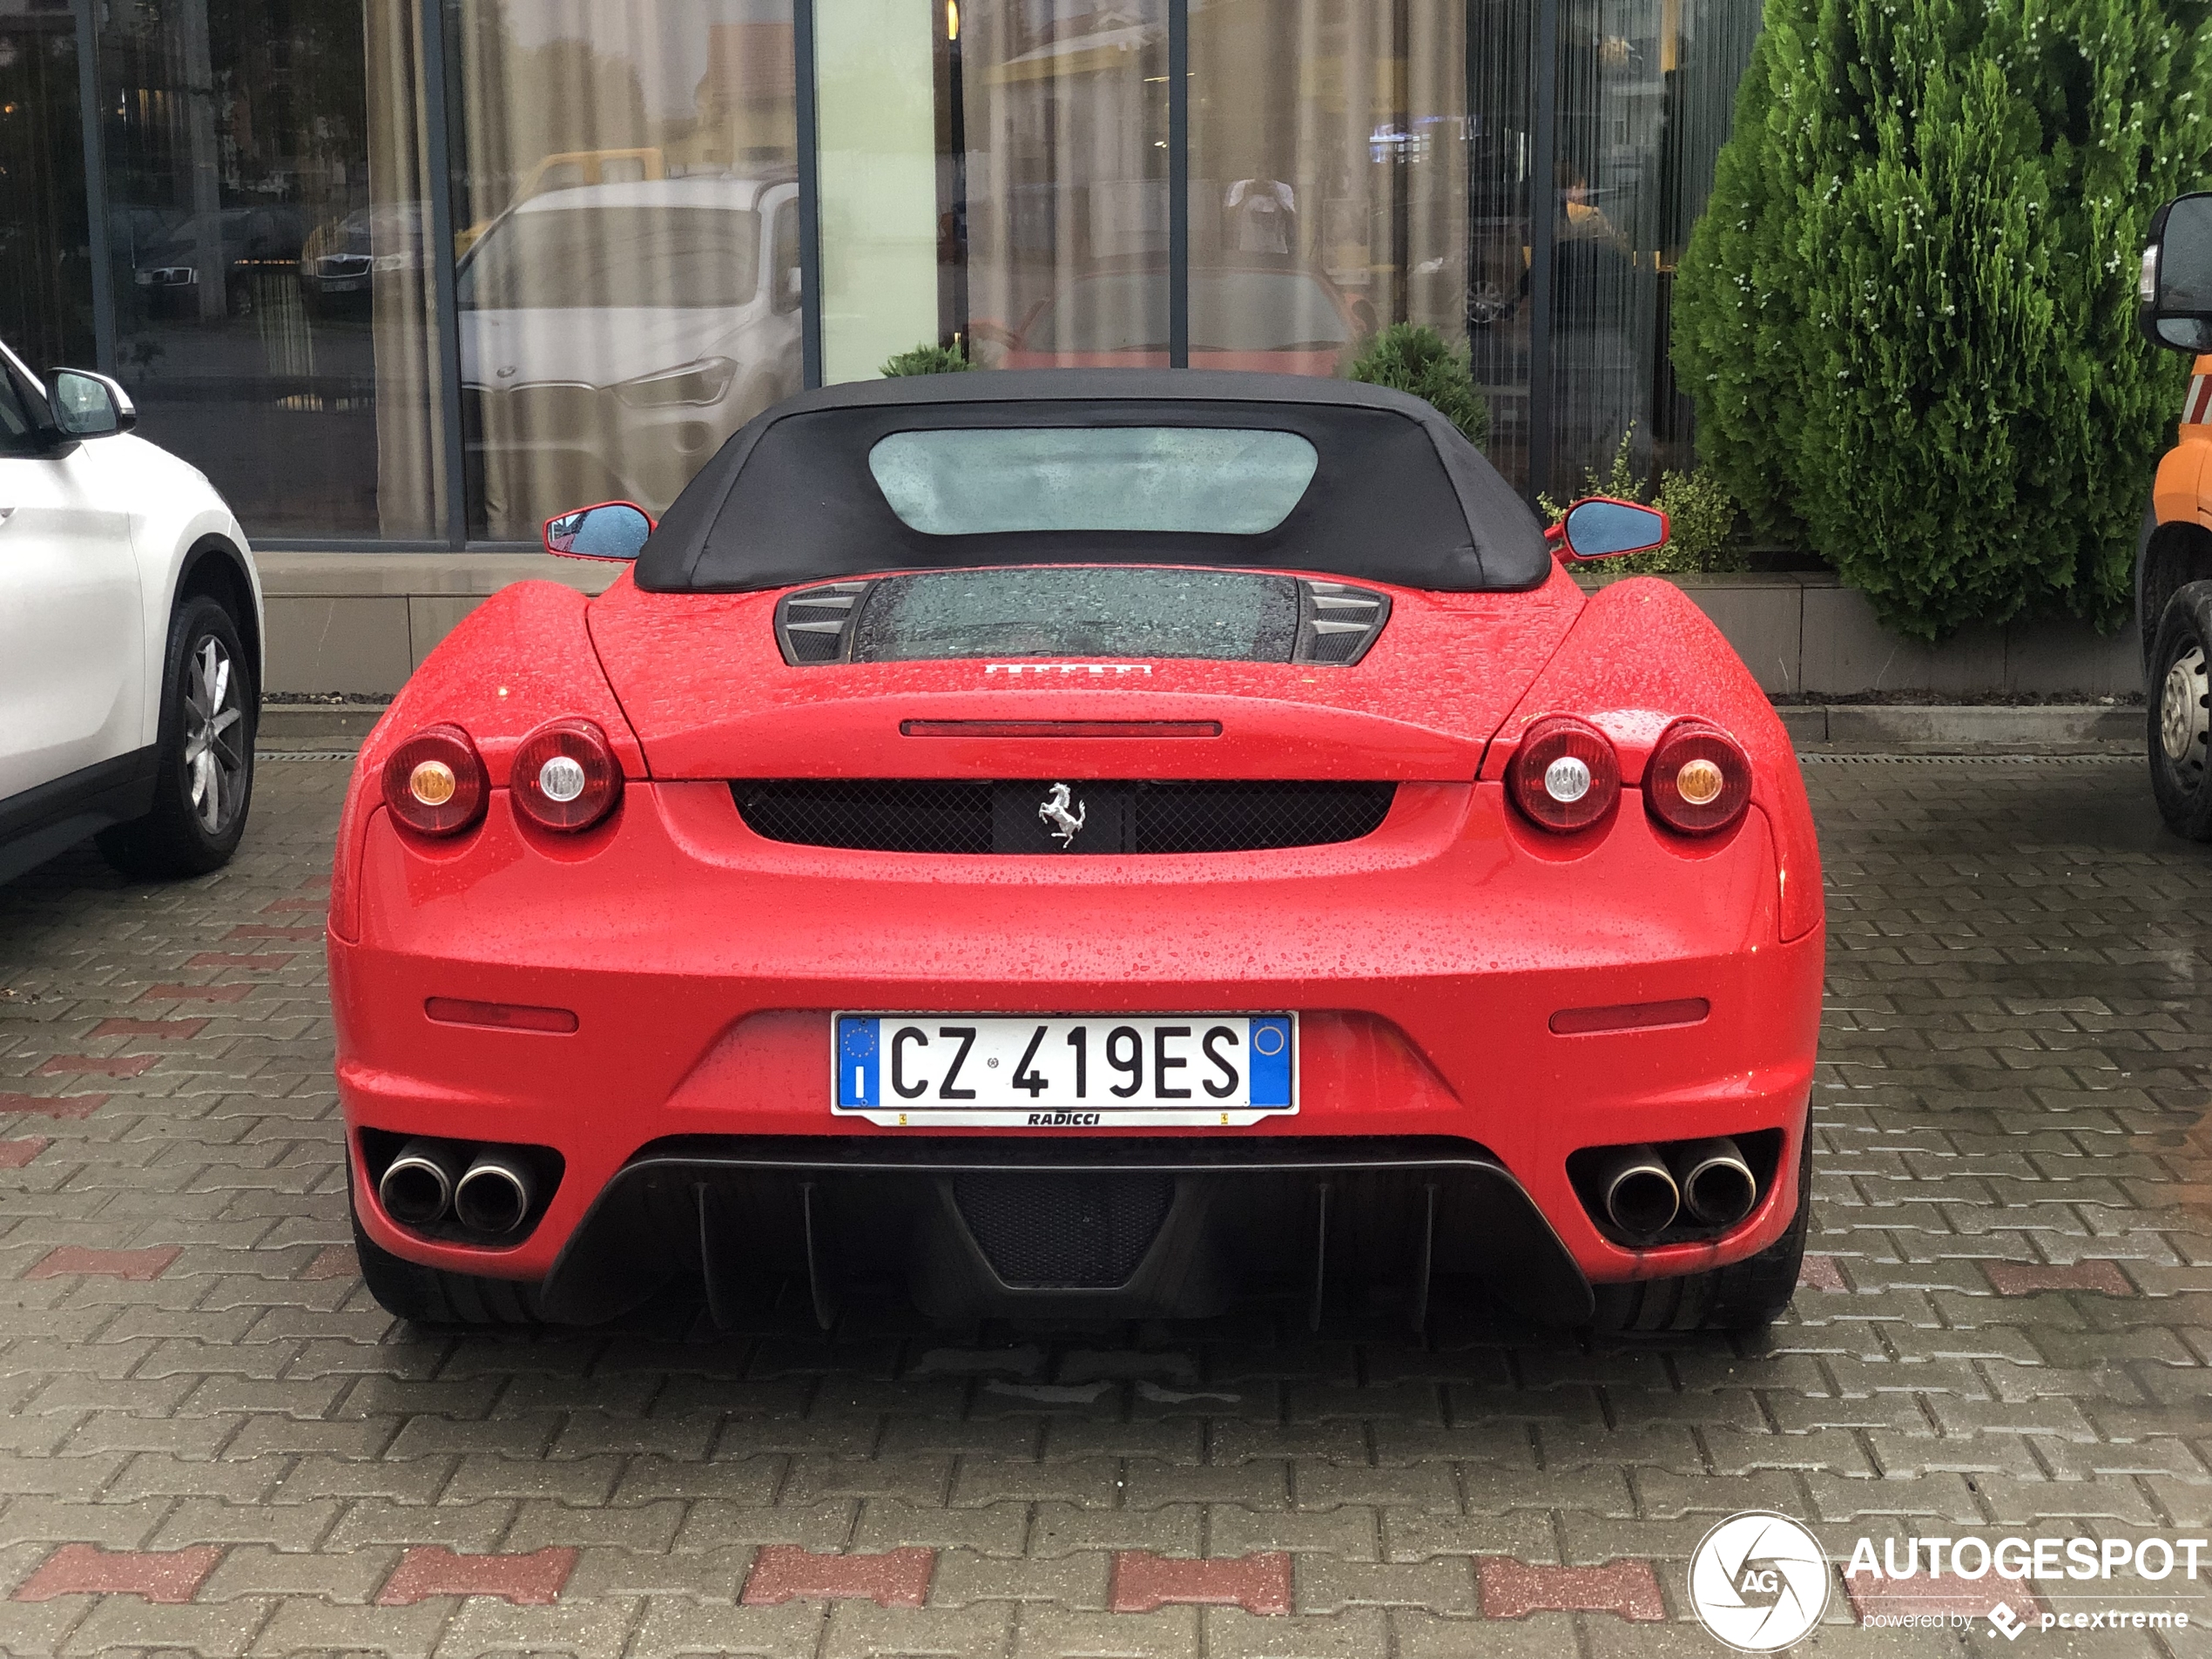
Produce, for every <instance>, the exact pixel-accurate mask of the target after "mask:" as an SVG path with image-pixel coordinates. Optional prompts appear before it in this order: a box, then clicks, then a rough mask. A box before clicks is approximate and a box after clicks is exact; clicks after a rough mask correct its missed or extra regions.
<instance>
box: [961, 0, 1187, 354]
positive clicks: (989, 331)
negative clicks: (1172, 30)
mask: <svg viewBox="0 0 2212 1659" xmlns="http://www.w3.org/2000/svg"><path fill="white" fill-rule="evenodd" d="M958 18H959V23H958V30H959V44H960V56H959V64H960V78H959V91H960V99H959V102H960V111H961V127H962V129H963V142H962V145H961V154H962V155H963V157H964V170H963V173H962V178H963V182H964V188H965V192H966V195H965V200H964V202H962V203H960V204H958V205H956V206H955V207H954V210H953V213H952V216H953V217H954V218H958V217H959V216H960V215H961V214H962V213H964V215H965V231H966V239H965V245H964V252H965V256H966V266H965V273H966V290H965V292H966V297H967V317H968V324H967V327H968V330H969V331H970V334H971V338H972V341H973V351H974V356H975V358H976V361H979V362H981V363H982V364H984V365H985V366H987V367H1000V366H1015V367H1042V366H1045V365H1050V364H1063V365H1066V364H1086V363H1105V364H1111V365H1119V366H1123V367H1131V368H1134V367H1139V366H1143V365H1159V366H1164V365H1165V364H1166V362H1167V361H1168V354H1167V253H1168V233H1167V232H1168V212H1167V206H1168V173H1167V130H1168V129H1167V7H1166V4H1165V0H1121V3H1116V4H1111V5H1108V4H1102V3H1099V0H969V3H966V4H963V5H961V7H960V8H959V10H958ZM944 240H945V244H946V246H947V250H948V252H947V255H946V257H947V258H948V260H957V259H958V257H959V254H960V252H961V247H960V239H959V237H958V236H957V235H955V234H948V236H947V237H946V238H945V239H944Z"/></svg>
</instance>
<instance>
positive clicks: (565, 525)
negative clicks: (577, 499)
mask: <svg viewBox="0 0 2212 1659" xmlns="http://www.w3.org/2000/svg"><path fill="white" fill-rule="evenodd" d="M652 533H653V520H652V516H651V514H649V513H648V512H646V510H645V509H644V508H642V507H640V506H638V505H637V503H636V502H627V501H603V502H600V503H599V504H598V505H597V506H596V507H579V508H577V509H576V510H575V511H574V512H572V513H561V514H558V515H556V516H554V517H552V518H549V519H547V520H546V521H545V550H546V551H547V552H548V553H558V554H559V555H560V556H562V557H563V558H566V559H612V560H616V561H618V562H621V561H628V560H631V559H634V558H636V557H637V554H638V551H639V550H641V549H642V548H644V545H645V538H646V537H647V536H651V534H652Z"/></svg>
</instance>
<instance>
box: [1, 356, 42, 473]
mask: <svg viewBox="0 0 2212 1659" xmlns="http://www.w3.org/2000/svg"><path fill="white" fill-rule="evenodd" d="M36 432H37V422H36V421H33V420H32V419H31V417H30V402H29V400H28V399H27V398H25V396H24V393H23V392H22V390H21V389H20V388H17V385H16V374H15V371H14V370H13V369H12V368H9V367H8V366H7V365H6V364H5V363H0V455H28V454H30V452H31V451H32V449H34V448H36V447H37V442H36V440H35V438H34V437H33V434H34V433H36Z"/></svg>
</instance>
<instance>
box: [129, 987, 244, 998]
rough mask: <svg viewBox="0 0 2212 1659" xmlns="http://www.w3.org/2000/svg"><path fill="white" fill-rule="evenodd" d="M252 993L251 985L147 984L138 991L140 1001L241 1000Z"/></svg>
mask: <svg viewBox="0 0 2212 1659" xmlns="http://www.w3.org/2000/svg"><path fill="white" fill-rule="evenodd" d="M251 995H253V987H252V986H251V985H149V986H147V987H146V988H145V990H143V991H140V992H139V993H138V1001H141V1002H243V1001H246V998H247V997H249V996H251Z"/></svg>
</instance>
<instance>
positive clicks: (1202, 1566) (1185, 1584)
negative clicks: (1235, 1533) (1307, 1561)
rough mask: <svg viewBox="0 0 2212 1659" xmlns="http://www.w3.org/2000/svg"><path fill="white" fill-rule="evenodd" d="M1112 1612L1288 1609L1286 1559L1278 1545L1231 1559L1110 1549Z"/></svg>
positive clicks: (1288, 1564) (1275, 1611)
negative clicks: (1168, 1608) (1112, 1585)
mask: <svg viewBox="0 0 2212 1659" xmlns="http://www.w3.org/2000/svg"><path fill="white" fill-rule="evenodd" d="M1108 1605H1109V1606H1110V1607H1111V1608H1113V1609H1114V1611H1115V1612H1116V1613H1152V1612H1157V1610H1158V1609H1159V1608H1163V1607H1167V1606H1170V1605H1174V1606H1177V1607H1240V1608H1244V1611H1245V1612H1247V1613H1258V1614H1270V1615H1271V1614H1278V1613H1288V1612H1289V1611H1290V1610H1291V1558H1290V1556H1289V1554H1287V1553H1286V1552H1285V1551H1283V1550H1279V1549H1268V1550H1262V1551H1260V1552H1259V1553H1258V1554H1252V1555H1241V1556H1238V1557H1237V1558H1236V1559H1235V1560H1233V1561H1191V1560H1188V1559H1186V1558H1184V1557H1180V1556H1173V1555H1155V1554H1153V1553H1152V1552H1151V1551H1150V1550H1149V1549H1121V1550H1116V1551H1115V1552H1114V1588H1113V1589H1112V1591H1111V1593H1110V1596H1109V1602H1108Z"/></svg>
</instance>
